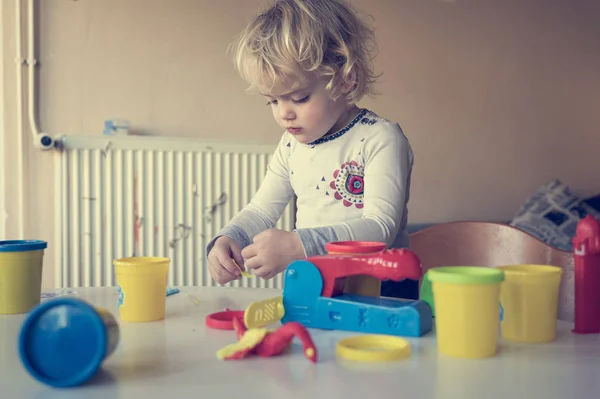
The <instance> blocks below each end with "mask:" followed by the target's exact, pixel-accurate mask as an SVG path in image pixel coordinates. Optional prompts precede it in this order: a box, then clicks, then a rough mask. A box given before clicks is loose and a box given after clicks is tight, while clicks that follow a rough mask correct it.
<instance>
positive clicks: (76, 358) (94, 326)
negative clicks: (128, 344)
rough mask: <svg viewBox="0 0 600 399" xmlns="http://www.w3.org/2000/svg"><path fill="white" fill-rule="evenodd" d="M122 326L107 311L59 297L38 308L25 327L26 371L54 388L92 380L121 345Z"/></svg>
mask: <svg viewBox="0 0 600 399" xmlns="http://www.w3.org/2000/svg"><path fill="white" fill-rule="evenodd" d="M119 336H120V332H119V325H118V324H117V321H116V319H115V318H114V316H113V315H112V314H111V313H109V312H108V311H107V310H106V309H103V308H96V307H93V306H91V305H90V304H88V303H87V302H86V301H83V300H81V299H77V298H58V299H53V300H49V301H47V302H44V303H42V304H40V305H39V306H37V307H36V308H34V309H33V310H32V311H31V312H30V313H29V315H28V316H27V318H26V319H25V321H24V323H23V326H22V327H21V333H20V336H19V355H20V357H21V362H22V363H23V366H24V367H25V369H26V370H27V371H28V372H29V374H30V375H31V376H33V377H34V378H35V379H37V380H38V381H40V382H42V383H44V384H46V385H50V386H52V387H59V388H64V387H71V386H76V385H80V384H83V383H85V382H87V381H88V380H89V379H90V378H92V377H93V376H94V375H95V374H96V372H97V371H98V369H99V368H100V366H101V365H102V363H103V362H104V360H105V359H106V358H108V357H109V356H110V355H111V354H112V353H113V352H114V351H115V349H116V347H117V344H118V343H119Z"/></svg>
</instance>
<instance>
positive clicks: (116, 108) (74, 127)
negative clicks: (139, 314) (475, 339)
mask: <svg viewBox="0 0 600 399" xmlns="http://www.w3.org/2000/svg"><path fill="white" fill-rule="evenodd" d="M353 3H355V4H357V5H358V6H359V7H360V8H361V9H363V10H365V11H368V12H369V13H371V14H372V15H373V16H374V18H375V20H376V21H377V34H378V38H379V43H380V55H379V57H378V59H377V68H378V70H380V71H383V73H384V75H383V78H382V80H381V82H380V84H379V85H378V90H379V91H380V92H381V93H382V94H381V95H380V96H378V97H376V98H374V99H366V100H365V101H364V102H363V103H362V104H361V105H363V106H368V107H370V108H372V109H373V110H375V111H376V112H378V113H380V114H381V115H382V116H384V117H387V118H390V119H393V120H396V121H398V122H399V123H400V124H401V125H402V127H403V128H404V130H405V131H406V133H407V135H408V137H409V139H410V141H411V143H412V145H413V148H414V151H415V156H416V163H415V170H414V176H413V187H412V190H411V191H412V198H411V202H410V216H409V217H410V222H413V223H418V222H433V221H445V220H456V219H495V220H496V219H508V218H510V217H511V216H512V215H513V214H514V213H515V212H516V211H517V209H518V207H519V205H520V204H521V203H522V202H523V200H524V199H525V198H526V197H527V196H528V195H529V194H530V193H531V192H532V191H533V190H535V189H536V188H537V187H538V186H539V185H541V184H543V183H544V182H545V181H546V180H548V179H552V178H559V179H562V180H563V181H564V182H565V183H567V184H569V185H571V186H572V187H573V189H574V190H575V191H576V192H577V193H578V194H581V195H591V194H593V193H596V192H598V191H600V179H599V178H598V177H599V175H600V174H599V173H598V161H597V159H598V157H597V154H598V150H599V149H600V132H599V131H598V126H600V113H598V112H597V111H598V106H599V105H600V74H599V73H598V71H599V70H600V51H598V49H600V24H599V23H598V20H597V16H598V15H599V13H600V2H598V1H592V0H587V1H586V0H579V1H566V0H564V1H563V0H519V1H517V0H457V1H456V2H454V4H452V3H450V2H442V1H436V0H354V1H353ZM2 4H3V9H4V11H3V15H2V20H1V22H2V28H1V29H2V35H3V36H2V37H3V44H4V49H3V59H2V64H3V66H4V71H3V74H2V80H3V83H4V86H5V87H4V89H5V90H3V93H4V100H5V105H4V110H5V118H4V122H3V127H4V132H5V134H6V135H7V136H6V140H7V141H6V142H5V154H4V155H5V156H6V158H5V161H4V165H9V168H10V170H8V169H7V170H5V174H4V176H5V177H6V185H7V188H6V190H4V191H5V193H6V197H7V200H8V203H7V204H6V209H7V211H8V213H9V219H8V224H7V225H6V227H7V229H8V233H7V234H8V236H14V234H15V230H14V221H15V220H16V213H17V212H18V209H19V206H18V204H17V203H16V202H15V198H16V197H15V196H14V188H15V187H16V182H15V180H14V161H15V137H14V132H16V118H15V115H16V109H17V108H16V107H17V104H16V103H15V101H14V98H15V97H14V96H15V85H14V78H15V65H14V21H13V19H14V2H12V1H11V2H8V1H7V2H3V3H2ZM37 4H38V5H39V6H38V8H39V22H38V24H37V26H36V28H37V29H38V31H39V44H40V51H39V55H38V58H39V59H40V65H39V68H38V69H39V77H40V86H39V89H40V98H39V105H40V118H39V120H40V125H41V127H42V129H44V130H45V131H47V132H50V133H53V134H77V135H100V134H102V129H103V121H104V120H105V119H107V118H112V117H125V118H128V119H130V120H131V121H132V123H133V124H134V126H133V127H134V129H135V130H138V131H140V132H143V133H145V134H155V135H165V136H185V137H201V138H210V139H215V138H218V139H222V140H225V141H237V142H245V141H247V142H250V141H258V142H263V143H272V144H273V145H275V143H276V142H277V139H278V136H279V133H280V132H279V129H278V128H277V126H276V124H275V123H274V121H273V120H272V117H271V115H270V113H269V111H268V110H267V109H266V107H265V106H264V102H263V100H262V99H258V98H255V97H252V96H248V95H246V94H245V93H244V88H245V84H244V82H242V81H241V80H240V79H239V78H238V77H237V76H236V74H235V73H234V71H233V68H232V66H231V63H230V62H229V60H228V58H227V56H226V54H225V48H226V46H227V44H228V43H229V42H230V40H231V39H232V38H233V36H234V35H235V34H236V33H237V32H238V30H239V29H241V28H242V26H243V24H244V23H245V21H246V20H248V19H249V18H250V17H251V16H252V15H253V14H254V12H255V11H256V7H257V6H258V5H259V4H262V1H260V0H221V1H218V2H217V1H212V0H79V1H64V0H44V1H43V2H42V1H38V2H37ZM25 142H26V144H27V148H26V151H25V154H24V156H25V160H26V190H27V191H26V196H25V201H26V202H25V204H24V206H25V209H26V210H27V220H26V227H27V228H26V231H27V235H28V237H32V238H43V239H47V240H49V241H50V247H49V249H48V252H47V253H48V257H47V263H46V265H47V269H46V270H47V271H48V272H47V273H46V274H45V276H44V282H45V284H47V285H48V284H52V274H51V268H52V267H54V265H53V264H52V260H53V248H52V245H53V239H54V237H53V235H54V224H53V218H52V217H51V213H52V212H53V209H54V200H53V194H52V193H53V189H54V187H53V173H54V171H53V168H54V165H53V155H54V154H52V153H47V152H40V151H38V150H35V149H33V148H32V146H31V143H30V140H29V132H25Z"/></svg>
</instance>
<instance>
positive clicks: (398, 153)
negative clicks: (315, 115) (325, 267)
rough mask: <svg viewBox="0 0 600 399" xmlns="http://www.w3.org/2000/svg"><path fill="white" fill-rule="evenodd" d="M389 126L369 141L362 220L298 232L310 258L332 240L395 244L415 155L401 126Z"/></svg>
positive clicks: (322, 251)
mask: <svg viewBox="0 0 600 399" xmlns="http://www.w3.org/2000/svg"><path fill="white" fill-rule="evenodd" d="M384 123H386V122H384ZM386 124H387V126H385V127H384V128H383V129H381V128H380V129H379V130H378V131H377V132H374V133H373V134H372V135H370V136H369V137H368V138H367V140H366V141H365V145H364V150H363V154H364V162H365V165H364V167H365V171H364V182H365V183H364V184H365V188H364V198H363V202H364V208H363V214H362V217H361V218H357V219H353V220H348V221H347V222H345V223H340V224H335V225H330V226H323V227H318V228H303V229H297V230H295V231H296V232H297V233H298V234H299V235H300V238H301V239H302V243H303V245H304V250H305V253H306V256H316V255H323V254H325V253H326V251H325V244H327V243H328V242H331V241H379V242H385V243H387V245H388V246H389V245H390V244H392V243H393V242H394V239H395V238H396V235H397V234H398V231H399V228H400V226H401V224H402V223H403V220H405V218H406V215H405V214H404V213H405V209H406V206H407V203H408V199H409V191H410V187H409V186H410V179H411V173H412V167H413V152H412V149H411V147H410V144H409V142H408V139H407V138H406V136H405V135H404V133H403V132H402V130H401V129H400V126H398V125H397V124H391V123H389V122H388V123H386Z"/></svg>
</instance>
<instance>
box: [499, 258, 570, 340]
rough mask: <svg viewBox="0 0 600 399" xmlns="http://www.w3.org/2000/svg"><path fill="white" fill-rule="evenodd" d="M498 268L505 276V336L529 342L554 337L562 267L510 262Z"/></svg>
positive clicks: (502, 329) (503, 288)
mask: <svg viewBox="0 0 600 399" xmlns="http://www.w3.org/2000/svg"><path fill="white" fill-rule="evenodd" d="M498 269H501V270H503V271H504V276H505V280H504V283H502V285H501V287H500V303H501V305H502V308H503V312H502V313H503V317H502V321H501V323H500V326H501V331H502V338H504V339H507V340H510V341H518V342H526V343H542V342H550V341H553V340H554V339H555V338H556V320H557V319H558V293H559V289H560V280H561V277H562V269H561V268H560V267H556V266H546V265H509V266H500V267H498Z"/></svg>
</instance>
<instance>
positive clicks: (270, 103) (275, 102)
mask: <svg viewBox="0 0 600 399" xmlns="http://www.w3.org/2000/svg"><path fill="white" fill-rule="evenodd" d="M276 104H277V100H271V101H269V102H267V105H276Z"/></svg>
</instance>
